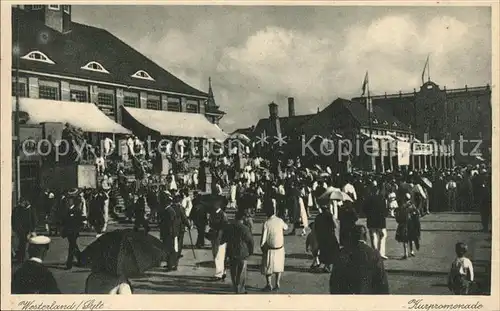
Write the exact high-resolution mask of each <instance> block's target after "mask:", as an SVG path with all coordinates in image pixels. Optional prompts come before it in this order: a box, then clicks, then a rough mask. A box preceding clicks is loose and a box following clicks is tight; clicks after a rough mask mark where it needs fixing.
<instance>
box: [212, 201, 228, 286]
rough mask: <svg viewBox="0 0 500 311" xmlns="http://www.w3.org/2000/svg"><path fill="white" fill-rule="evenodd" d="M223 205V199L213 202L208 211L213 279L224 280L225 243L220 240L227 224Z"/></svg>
mask: <svg viewBox="0 0 500 311" xmlns="http://www.w3.org/2000/svg"><path fill="white" fill-rule="evenodd" d="M224 206H225V204H224V202H223V200H221V199H219V200H216V201H215V202H214V205H213V207H212V212H211V213H210V221H209V223H210V234H209V235H210V239H211V241H212V255H213V256H214V261H215V275H214V281H224V280H225V279H226V269H225V267H224V260H225V258H226V243H223V242H222V233H223V230H224V228H225V226H226V225H227V224H228V219H227V215H226V213H225V212H224V211H223V209H222V208H223V207H224Z"/></svg>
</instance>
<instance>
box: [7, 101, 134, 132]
mask: <svg viewBox="0 0 500 311" xmlns="http://www.w3.org/2000/svg"><path fill="white" fill-rule="evenodd" d="M15 107H16V99H15V98H12V111H15V109H16V108H15ZM19 110H20V111H23V112H26V113H27V114H28V115H29V119H28V121H27V124H40V123H45V122H57V123H69V124H71V125H72V126H74V127H76V128H81V129H82V130H83V131H84V132H92V133H113V134H128V133H130V131H129V130H127V129H126V128H124V127H123V126H121V125H120V124H118V123H116V122H115V121H113V120H111V119H110V118H109V117H108V116H106V115H105V114H104V113H103V112H102V111H101V110H99V108H97V106H96V105H94V104H92V103H81V102H67V101H58V100H47V99H35V98H25V97H23V98H20V99H19Z"/></svg>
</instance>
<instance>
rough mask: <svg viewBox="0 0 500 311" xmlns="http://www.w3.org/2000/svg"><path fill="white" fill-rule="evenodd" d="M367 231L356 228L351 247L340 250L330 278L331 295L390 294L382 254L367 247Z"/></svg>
mask: <svg viewBox="0 0 500 311" xmlns="http://www.w3.org/2000/svg"><path fill="white" fill-rule="evenodd" d="M367 238H368V237H367V230H366V228H365V227H364V226H362V225H356V227H355V228H354V230H353V232H352V234H351V240H350V242H349V243H348V245H347V246H346V247H345V248H343V249H342V250H341V251H340V254H339V256H338V258H336V260H335V263H334V265H333V269H332V273H331V275H330V293H331V294H337V295H339V294H340V295H349V294H362V295H370V294H374V295H383V294H389V283H388V280H387V274H386V271H385V268H384V261H383V260H382V258H381V257H380V254H379V253H378V252H377V251H376V250H374V249H373V248H371V247H370V246H368V245H367V243H366V241H367Z"/></svg>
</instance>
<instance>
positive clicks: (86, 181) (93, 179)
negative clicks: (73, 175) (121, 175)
mask: <svg viewBox="0 0 500 311" xmlns="http://www.w3.org/2000/svg"><path fill="white" fill-rule="evenodd" d="M77 184H78V188H94V189H95V188H97V172H96V167H95V166H94V165H78V166H77Z"/></svg>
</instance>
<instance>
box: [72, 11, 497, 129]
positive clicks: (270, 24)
mask: <svg viewBox="0 0 500 311" xmlns="http://www.w3.org/2000/svg"><path fill="white" fill-rule="evenodd" d="M73 20H74V21H76V22H80V23H84V24H88V25H92V26H95V27H100V28H105V29H106V30H108V31H110V32H111V33H113V34H114V35H115V36H117V37H118V38H120V39H121V40H123V41H124V42H126V43H127V44H129V45H131V46H132V47H133V48H135V49H136V50H138V51H140V52H141V53H143V54H144V55H146V56H148V57H149V58H151V59H152V60H154V61H155V62H156V63H158V64H159V65H161V66H162V67H163V68H165V69H166V70H168V71H169V72H171V73H173V74H174V75H176V76H177V77H179V78H180V79H182V80H183V81H185V82H186V83H188V84H190V85H191V86H193V87H196V88H198V89H200V90H203V91H208V78H209V77H211V78H212V87H213V90H214V95H215V100H216V102H217V104H218V105H219V106H220V108H221V110H223V111H225V112H226V113H227V115H226V116H224V118H223V119H222V120H221V127H222V128H223V129H224V130H225V131H228V132H231V131H233V130H235V129H237V128H242V127H249V126H251V125H255V124H256V122H257V120H258V119H260V118H267V117H268V116H269V112H268V104H269V103H270V102H272V101H274V102H276V103H277V104H278V105H279V107H280V108H279V109H280V111H279V113H280V116H286V115H287V113H288V112H287V111H288V110H287V97H294V98H295V110H296V114H309V113H316V111H317V109H318V108H320V109H322V108H324V107H326V106H327V105H328V104H330V103H331V102H332V101H333V100H335V99H336V98H337V97H343V98H348V99H349V98H352V97H356V96H360V95H361V86H362V82H363V78H364V76H365V72H366V71H368V73H369V87H370V92H371V94H375V95H376V94H384V93H388V94H390V93H394V92H399V91H402V92H410V91H413V89H414V88H416V89H418V88H419V87H420V86H421V84H422V82H421V76H422V71H423V68H424V65H425V61H426V58H427V56H428V55H430V57H429V59H430V61H429V69H430V78H431V80H432V81H434V82H435V83H437V84H438V85H439V86H440V87H445V86H446V88H458V87H464V86H465V85H468V86H481V85H486V84H488V83H489V84H491V10H490V8H488V7H451V6H442V7H437V6H432V7H430V6H428V7H409V6H406V7H389V6H384V7H382V6H378V7H367V6H363V7H362V6H227V5H226V6H170V5H163V6H95V5H93V6H74V7H73ZM426 76H427V73H426ZM426 79H427V78H426Z"/></svg>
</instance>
